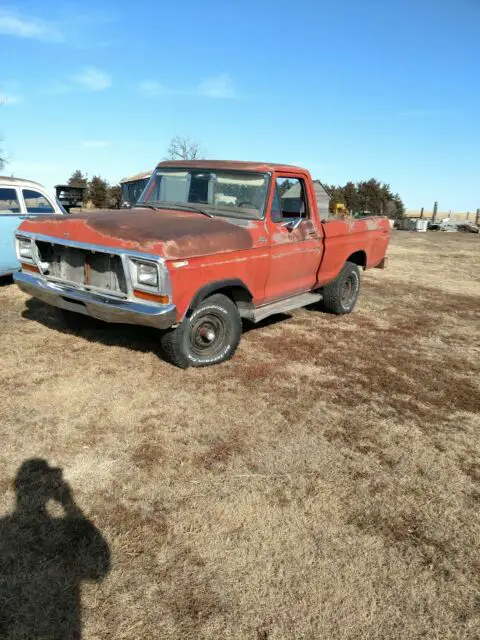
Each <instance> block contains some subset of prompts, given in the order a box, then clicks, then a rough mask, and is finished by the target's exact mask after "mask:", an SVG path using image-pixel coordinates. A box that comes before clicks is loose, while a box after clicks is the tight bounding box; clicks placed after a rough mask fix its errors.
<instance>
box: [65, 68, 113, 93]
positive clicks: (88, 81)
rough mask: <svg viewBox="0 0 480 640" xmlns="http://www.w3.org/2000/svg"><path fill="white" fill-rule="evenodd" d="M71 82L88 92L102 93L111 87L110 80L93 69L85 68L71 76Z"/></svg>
mask: <svg viewBox="0 0 480 640" xmlns="http://www.w3.org/2000/svg"><path fill="white" fill-rule="evenodd" d="M72 79H73V81H74V82H76V83H77V84H78V85H80V86H82V87H83V88H84V89H87V90H88V91H103V90H104V89H108V87H110V86H111V85H112V78H111V77H110V76H109V75H108V73H105V72H104V71H101V70H100V69H95V68H94V67H87V68H85V69H84V70H83V71H82V73H79V74H78V75H76V76H73V78H72Z"/></svg>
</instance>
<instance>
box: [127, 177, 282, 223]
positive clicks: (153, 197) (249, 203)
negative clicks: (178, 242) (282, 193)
mask: <svg viewBox="0 0 480 640" xmlns="http://www.w3.org/2000/svg"><path fill="white" fill-rule="evenodd" d="M268 181H269V175H268V174H266V173H252V172H248V171H228V170H225V171H224V170H217V169H215V170H213V169H208V168H206V169H190V168H185V169H183V168H176V167H175V168H171V169H170V168H160V167H159V168H158V169H156V170H155V171H154V173H153V175H152V177H151V178H150V181H149V182H148V184H147V186H146V187H145V190H144V192H143V193H142V195H141V196H140V198H139V200H138V202H137V206H141V205H142V204H145V205H152V206H153V205H158V206H159V207H160V208H163V207H167V206H171V208H172V209H175V205H177V206H178V208H179V209H180V210H185V209H186V208H190V209H191V210H194V209H195V208H198V209H199V210H200V211H203V212H208V214H211V215H214V216H225V217H237V218H248V219H256V220H259V219H260V218H262V217H263V214H264V210H265V201H266V198H267V190H268Z"/></svg>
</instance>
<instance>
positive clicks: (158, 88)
mask: <svg viewBox="0 0 480 640" xmlns="http://www.w3.org/2000/svg"><path fill="white" fill-rule="evenodd" d="M138 89H139V90H140V91H141V92H142V93H145V94H146V95H148V96H166V95H172V94H174V93H178V91H175V90H174V89H170V88H169V87H166V86H165V85H164V84H162V83H161V82H157V80H144V81H143V82H140V84H139V85H138Z"/></svg>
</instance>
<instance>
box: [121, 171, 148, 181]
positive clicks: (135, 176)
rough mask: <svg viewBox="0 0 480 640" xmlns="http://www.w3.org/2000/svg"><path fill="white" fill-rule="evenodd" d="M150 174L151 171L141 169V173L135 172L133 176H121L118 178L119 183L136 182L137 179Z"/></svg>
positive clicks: (142, 178)
mask: <svg viewBox="0 0 480 640" xmlns="http://www.w3.org/2000/svg"><path fill="white" fill-rule="evenodd" d="M151 175H152V171H142V172H141V173H136V174H135V175H133V176H128V177H127V178H122V179H121V180H120V184H125V183H126V182H136V181H137V180H144V179H145V178H150V176H151Z"/></svg>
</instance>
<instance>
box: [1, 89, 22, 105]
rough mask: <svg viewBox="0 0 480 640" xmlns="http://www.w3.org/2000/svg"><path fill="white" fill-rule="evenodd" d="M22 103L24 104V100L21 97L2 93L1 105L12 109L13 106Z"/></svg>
mask: <svg viewBox="0 0 480 640" xmlns="http://www.w3.org/2000/svg"><path fill="white" fill-rule="evenodd" d="M20 102H22V98H21V97H20V96H15V95H12V94H11V93H3V92H0V105H3V106H5V107H11V106H12V105H15V104H19V103H20Z"/></svg>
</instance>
